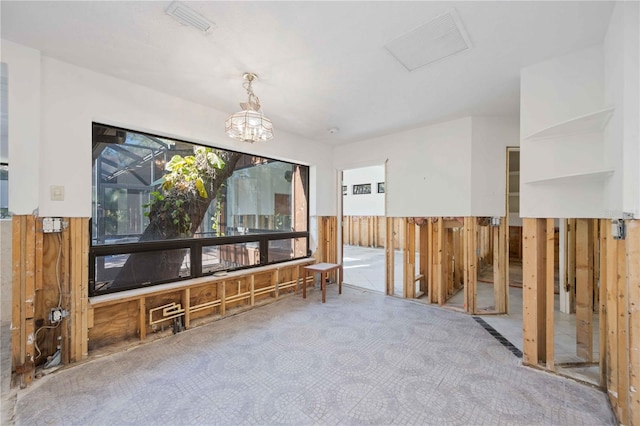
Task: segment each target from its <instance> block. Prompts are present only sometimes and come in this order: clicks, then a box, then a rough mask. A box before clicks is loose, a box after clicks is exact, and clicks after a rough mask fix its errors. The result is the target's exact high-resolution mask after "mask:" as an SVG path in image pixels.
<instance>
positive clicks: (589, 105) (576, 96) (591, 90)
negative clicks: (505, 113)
mask: <svg viewBox="0 0 640 426" xmlns="http://www.w3.org/2000/svg"><path fill="white" fill-rule="evenodd" d="M602 55H603V53H602V45H601V44H598V45H595V46H592V47H589V48H586V49H582V50H579V51H575V52H571V53H569V54H568V55H565V56H562V57H559V58H554V59H551V60H548V61H544V62H541V63H538V64H535V65H531V66H529V67H526V68H523V69H522V72H521V75H520V76H521V86H520V135H521V137H522V138H526V137H527V136H529V135H531V134H533V133H535V132H537V131H538V130H542V129H544V128H546V127H549V126H551V125H554V124H556V123H561V122H563V121H566V120H569V119H571V118H574V117H577V116H580V115H584V114H587V113H590V112H593V111H596V110H598V109H601V108H602V107H603V105H604V92H603V65H602V64H603V62H602Z"/></svg>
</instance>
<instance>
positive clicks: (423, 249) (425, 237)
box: [419, 223, 430, 294]
mask: <svg viewBox="0 0 640 426" xmlns="http://www.w3.org/2000/svg"><path fill="white" fill-rule="evenodd" d="M419 229H420V269H419V272H420V275H422V276H423V277H424V278H422V280H420V291H421V292H423V293H425V294H426V293H427V279H428V278H427V277H428V276H429V269H430V268H429V227H428V225H427V224H426V223H425V224H423V225H422V226H420V227H419Z"/></svg>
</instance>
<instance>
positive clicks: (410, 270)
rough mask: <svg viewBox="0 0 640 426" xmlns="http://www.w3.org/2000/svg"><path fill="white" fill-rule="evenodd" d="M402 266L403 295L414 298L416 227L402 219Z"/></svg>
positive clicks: (406, 219) (407, 220)
mask: <svg viewBox="0 0 640 426" xmlns="http://www.w3.org/2000/svg"><path fill="white" fill-rule="evenodd" d="M402 260H403V265H404V274H403V275H404V292H403V293H404V294H403V296H404V297H405V298H407V299H415V297H416V280H415V278H416V265H415V263H416V225H415V224H413V223H410V222H409V219H408V218H405V219H404V250H403V254H402Z"/></svg>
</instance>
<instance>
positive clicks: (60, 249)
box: [56, 233, 62, 308]
mask: <svg viewBox="0 0 640 426" xmlns="http://www.w3.org/2000/svg"><path fill="white" fill-rule="evenodd" d="M61 258H62V235H61V234H60V233H58V258H57V259H56V284H58V306H57V307H58V308H61V307H62V285H61V284H60V259H61Z"/></svg>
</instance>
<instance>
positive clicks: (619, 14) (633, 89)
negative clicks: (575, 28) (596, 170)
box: [604, 2, 640, 217]
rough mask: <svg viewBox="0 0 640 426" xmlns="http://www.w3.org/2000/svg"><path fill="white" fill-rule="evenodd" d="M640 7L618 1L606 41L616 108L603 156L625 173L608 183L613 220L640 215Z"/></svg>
mask: <svg viewBox="0 0 640 426" xmlns="http://www.w3.org/2000/svg"><path fill="white" fill-rule="evenodd" d="M639 8H640V5H639V4H638V3H637V2H617V3H616V6H615V8H614V10H613V13H612V14H611V19H610V21H609V27H608V29H607V34H606V36H605V40H604V85H605V90H604V96H605V103H606V104H607V105H612V106H615V112H614V114H613V116H612V118H611V121H610V123H609V125H608V126H607V128H606V130H605V135H604V138H605V139H604V146H605V149H604V156H605V158H607V161H609V162H610V163H612V164H614V165H615V166H616V169H617V170H622V171H623V173H617V174H615V175H614V176H613V177H612V178H611V179H610V180H609V181H608V182H606V185H607V187H606V193H607V196H608V198H607V205H608V209H609V211H608V213H609V214H607V215H606V216H610V217H621V216H622V212H633V213H634V214H635V216H636V217H638V216H640V194H639V192H640V182H639V180H640V173H639V171H638V169H639V168H638V164H639V163H640V161H639V158H640V149H639V148H638V145H639V142H638V133H639V128H638V127H639V124H638V123H639V117H640V110H639V108H638V102H639V101H638V97H639V93H640V88H639V86H638V80H639V79H640V78H639V77H638V76H640V68H639V66H638V61H639V59H638V57H639V52H640V47H639V46H638V43H639V42H638V40H639V39H640V35H639V33H638V27H639V23H638V21H639V15H640V11H639ZM620 188H621V189H622V190H620Z"/></svg>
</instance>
